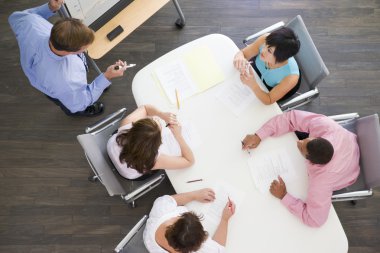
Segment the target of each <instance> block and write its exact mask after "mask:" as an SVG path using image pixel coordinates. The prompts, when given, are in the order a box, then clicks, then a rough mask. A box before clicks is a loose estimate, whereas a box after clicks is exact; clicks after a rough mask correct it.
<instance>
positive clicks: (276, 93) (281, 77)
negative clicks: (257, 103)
mask: <svg viewBox="0 0 380 253" xmlns="http://www.w3.org/2000/svg"><path fill="white" fill-rule="evenodd" d="M299 48H300V42H299V40H298V38H297V36H296V34H295V33H294V32H293V30H291V29H290V28H287V27H282V28H280V29H278V30H276V31H273V32H272V33H270V34H269V33H268V34H264V35H262V36H260V37H259V38H258V39H257V40H256V41H255V42H253V43H252V44H250V45H248V46H247V47H245V48H243V49H242V50H241V51H239V52H238V53H237V54H236V55H235V57H234V66H235V68H236V69H238V70H239V71H240V79H241V81H242V82H243V83H244V84H245V85H247V86H248V87H250V88H251V89H252V91H253V92H254V93H255V94H256V96H257V97H258V98H259V99H260V100H261V101H262V102H263V103H264V104H268V105H269V104H272V103H275V102H277V101H279V100H284V99H287V98H289V97H290V96H292V95H293V94H294V93H296V91H297V90H298V88H299V86H300V84H301V76H300V71H299V68H298V65H297V62H296V60H295V59H294V57H293V56H294V55H296V54H297V53H298V50H299ZM248 59H250V60H251V61H252V66H251V65H250V64H249V63H250V62H248ZM253 69H254V70H255V71H256V72H257V74H258V75H259V76H260V78H261V80H262V81H263V83H264V84H265V86H266V87H267V89H268V91H269V92H265V91H263V90H262V89H261V88H260V87H259V85H258V84H257V82H256V79H255V76H254V72H253Z"/></svg>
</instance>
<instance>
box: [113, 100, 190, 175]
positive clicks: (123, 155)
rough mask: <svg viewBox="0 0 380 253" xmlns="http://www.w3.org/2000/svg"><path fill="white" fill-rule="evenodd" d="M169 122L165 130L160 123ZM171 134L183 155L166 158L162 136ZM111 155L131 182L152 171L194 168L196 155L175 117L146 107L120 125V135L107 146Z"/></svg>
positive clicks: (119, 169)
mask: <svg viewBox="0 0 380 253" xmlns="http://www.w3.org/2000/svg"><path fill="white" fill-rule="evenodd" d="M158 118H160V119H162V120H163V121H165V124H164V125H163V126H161V124H160V120H159V119H158ZM163 131H171V133H172V134H173V136H174V138H175V139H176V141H177V142H178V144H179V147H180V149H181V155H179V156H172V155H166V154H162V152H161V150H160V147H161V144H162V138H161V133H162V132H163ZM107 152H108V155H109V157H110V159H111V161H112V163H113V164H114V165H115V167H116V169H117V170H118V172H119V173H120V174H121V175H122V176H123V177H125V178H127V179H136V180H141V179H143V178H145V177H142V176H143V175H147V176H149V174H151V173H152V170H158V169H182V168H187V167H190V166H191V165H193V164H194V155H193V152H192V151H191V149H190V147H189V145H188V144H187V143H186V141H185V140H184V138H183V136H182V133H181V126H180V125H179V123H178V121H177V117H176V115H175V114H172V113H169V112H162V111H160V110H158V109H157V108H155V107H154V106H152V105H143V106H140V107H139V108H137V109H136V110H135V111H133V112H132V113H131V114H129V115H128V116H127V117H126V118H125V119H123V120H122V121H121V123H120V127H119V129H118V132H117V133H116V134H114V135H113V136H111V138H110V139H109V140H108V143H107Z"/></svg>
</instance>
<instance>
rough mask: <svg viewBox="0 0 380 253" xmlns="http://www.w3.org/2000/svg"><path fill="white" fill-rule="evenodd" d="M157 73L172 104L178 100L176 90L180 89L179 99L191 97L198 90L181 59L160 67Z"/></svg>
mask: <svg viewBox="0 0 380 253" xmlns="http://www.w3.org/2000/svg"><path fill="white" fill-rule="evenodd" d="M155 73H156V77H157V79H158V81H159V82H160V84H161V86H162V88H163V90H164V92H165V94H166V96H167V97H168V98H169V101H170V102H171V103H172V104H175V103H176V102H177V98H176V90H177V91H178V95H179V100H183V99H186V98H188V97H191V96H192V95H194V94H195V93H196V92H197V90H198V88H197V86H196V84H195V83H194V82H193V80H192V79H191V77H190V74H189V72H188V70H187V68H186V66H185V65H184V63H183V62H182V61H181V60H177V61H173V62H171V63H168V64H165V65H164V66H161V67H158V68H157V69H156V70H155Z"/></svg>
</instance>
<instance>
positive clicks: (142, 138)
mask: <svg viewBox="0 0 380 253" xmlns="http://www.w3.org/2000/svg"><path fill="white" fill-rule="evenodd" d="M116 142H117V144H118V145H119V146H120V147H121V148H122V149H121V152H120V156H119V160H120V162H121V163H123V162H125V163H126V164H127V166H128V167H130V168H133V169H135V170H137V171H138V172H140V173H141V174H145V173H149V172H150V170H151V169H152V168H153V166H154V164H155V163H156V158H157V154H158V149H159V147H160V145H161V143H162V141H161V129H160V127H159V126H158V123H157V122H156V121H155V120H153V119H151V118H144V119H140V120H138V121H136V122H133V123H132V127H131V128H130V129H128V130H124V131H123V132H122V133H121V134H119V135H118V136H117V137H116Z"/></svg>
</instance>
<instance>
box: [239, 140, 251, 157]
mask: <svg viewBox="0 0 380 253" xmlns="http://www.w3.org/2000/svg"><path fill="white" fill-rule="evenodd" d="M241 145H242V146H243V147H244V145H245V144H244V141H241ZM247 152H248V154H251V152H250V151H249V149H247Z"/></svg>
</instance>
